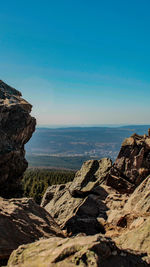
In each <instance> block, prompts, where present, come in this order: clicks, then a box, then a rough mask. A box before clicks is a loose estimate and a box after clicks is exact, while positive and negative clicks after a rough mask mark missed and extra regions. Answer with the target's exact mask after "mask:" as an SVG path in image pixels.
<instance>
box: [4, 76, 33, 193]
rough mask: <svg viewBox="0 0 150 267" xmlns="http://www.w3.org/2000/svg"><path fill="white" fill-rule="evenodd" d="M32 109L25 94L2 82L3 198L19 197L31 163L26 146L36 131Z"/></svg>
mask: <svg viewBox="0 0 150 267" xmlns="http://www.w3.org/2000/svg"><path fill="white" fill-rule="evenodd" d="M31 108H32V106H31V105H30V104H29V103H28V102H27V101H25V100H24V99H22V98H21V93H20V92H19V91H17V90H16V89H14V88H12V87H10V86H8V85H7V84H5V83H4V82H3V81H1V80H0V196H2V197H6V198H9V197H13V196H14V195H15V196H16V192H18V195H19V181H20V179H21V178H22V174H23V172H24V171H25V170H26V168H27V166H28V163H27V161H26V159H25V150H24V145H25V144H26V143H27V142H28V140H29V139H30V138H31V136H32V133H33V132H34V130H35V124H36V121H35V119H34V118H33V117H31V116H30V112H31Z"/></svg>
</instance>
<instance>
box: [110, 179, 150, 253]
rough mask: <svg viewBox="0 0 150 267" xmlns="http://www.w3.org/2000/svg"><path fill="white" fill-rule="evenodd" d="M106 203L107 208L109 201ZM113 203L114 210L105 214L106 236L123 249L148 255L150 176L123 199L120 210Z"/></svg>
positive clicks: (149, 240)
mask: <svg viewBox="0 0 150 267" xmlns="http://www.w3.org/2000/svg"><path fill="white" fill-rule="evenodd" d="M109 197H110V196H108V198H109ZM124 197H125V195H124ZM126 197H127V196H126ZM120 200H121V199H120ZM107 203H108V206H109V205H110V202H109V200H108V201H107V202H106V204H107ZM114 203H115V202H113V206H114V209H110V210H109V211H108V213H107V215H108V219H107V226H106V227H105V230H106V235H107V236H109V237H111V238H113V240H115V242H116V243H117V244H118V245H119V246H121V248H123V249H132V250H138V251H140V252H146V253H148V254H149V255H150V176H148V177H147V178H146V179H145V180H144V181H143V182H142V183H141V184H140V185H139V186H138V187H137V188H136V190H135V191H134V192H133V193H132V194H131V195H130V196H128V198H126V199H125V203H124V205H123V207H122V210H119V209H118V208H115V205H114ZM106 228H107V229H106Z"/></svg>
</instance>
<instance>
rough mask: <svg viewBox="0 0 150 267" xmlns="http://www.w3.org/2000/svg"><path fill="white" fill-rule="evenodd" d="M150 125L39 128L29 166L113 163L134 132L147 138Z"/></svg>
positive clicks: (29, 152)
mask: <svg viewBox="0 0 150 267" xmlns="http://www.w3.org/2000/svg"><path fill="white" fill-rule="evenodd" d="M148 128H149V125H134V126H132V125H130V126H122V127H72V128H59V129H50V128H37V129H36V131H35V133H34V135H33V137H32V139H31V140H30V141H29V142H28V143H27V145H26V152H27V154H26V158H27V160H28V162H29V167H46V168H65V169H79V168H80V167H81V165H82V163H83V162H84V161H86V160H88V159H100V158H103V157H109V158H111V159H112V160H113V161H114V160H115V158H116V157H117V155H118V152H119V150H120V146H121V143H122V142H123V140H124V139H125V138H126V137H129V136H130V135H132V134H133V133H135V132H136V133H138V134H140V135H143V134H144V133H145V132H147V130H148Z"/></svg>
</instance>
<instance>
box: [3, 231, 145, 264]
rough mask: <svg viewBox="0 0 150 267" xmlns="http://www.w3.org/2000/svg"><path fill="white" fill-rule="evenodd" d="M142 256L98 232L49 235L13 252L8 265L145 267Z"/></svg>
mask: <svg viewBox="0 0 150 267" xmlns="http://www.w3.org/2000/svg"><path fill="white" fill-rule="evenodd" d="M142 256H143V255H141V254H138V253H137V252H136V253H135V252H134V253H132V252H131V251H126V250H120V249H119V248H118V247H117V246H116V245H115V243H114V242H112V241H111V240H110V239H109V238H105V237H103V236H101V235H95V236H76V237H74V238H66V239H62V238H58V237H54V238H49V239H46V240H40V241H37V242H36V243H32V244H29V245H22V246H20V247H19V248H18V249H17V250H16V251H14V252H13V253H12V254H11V256H10V259H9V261H8V265H7V266H8V267H17V266H18V267H29V266H32V267H37V266H39V267H53V266H57V267H62V266H64V267H74V266H81V267H86V266H89V267H98V266H101V267H112V266H122V267H126V266H128V267H142V266H143V267H144V266H149V265H148V264H146V261H145V260H142V258H141V257H142Z"/></svg>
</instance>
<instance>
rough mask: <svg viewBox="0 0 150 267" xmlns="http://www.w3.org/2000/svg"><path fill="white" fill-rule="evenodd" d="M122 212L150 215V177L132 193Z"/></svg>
mask: <svg viewBox="0 0 150 267" xmlns="http://www.w3.org/2000/svg"><path fill="white" fill-rule="evenodd" d="M124 210H126V211H132V212H138V213H141V214H142V213H146V212H149V213H150V176H148V177H147V178H146V179H145V180H144V181H143V182H142V183H141V184H140V185H139V186H138V187H137V188H136V190H135V191H134V192H133V193H132V195H131V196H130V198H129V199H128V201H127V203H126V204H125V206H124Z"/></svg>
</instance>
